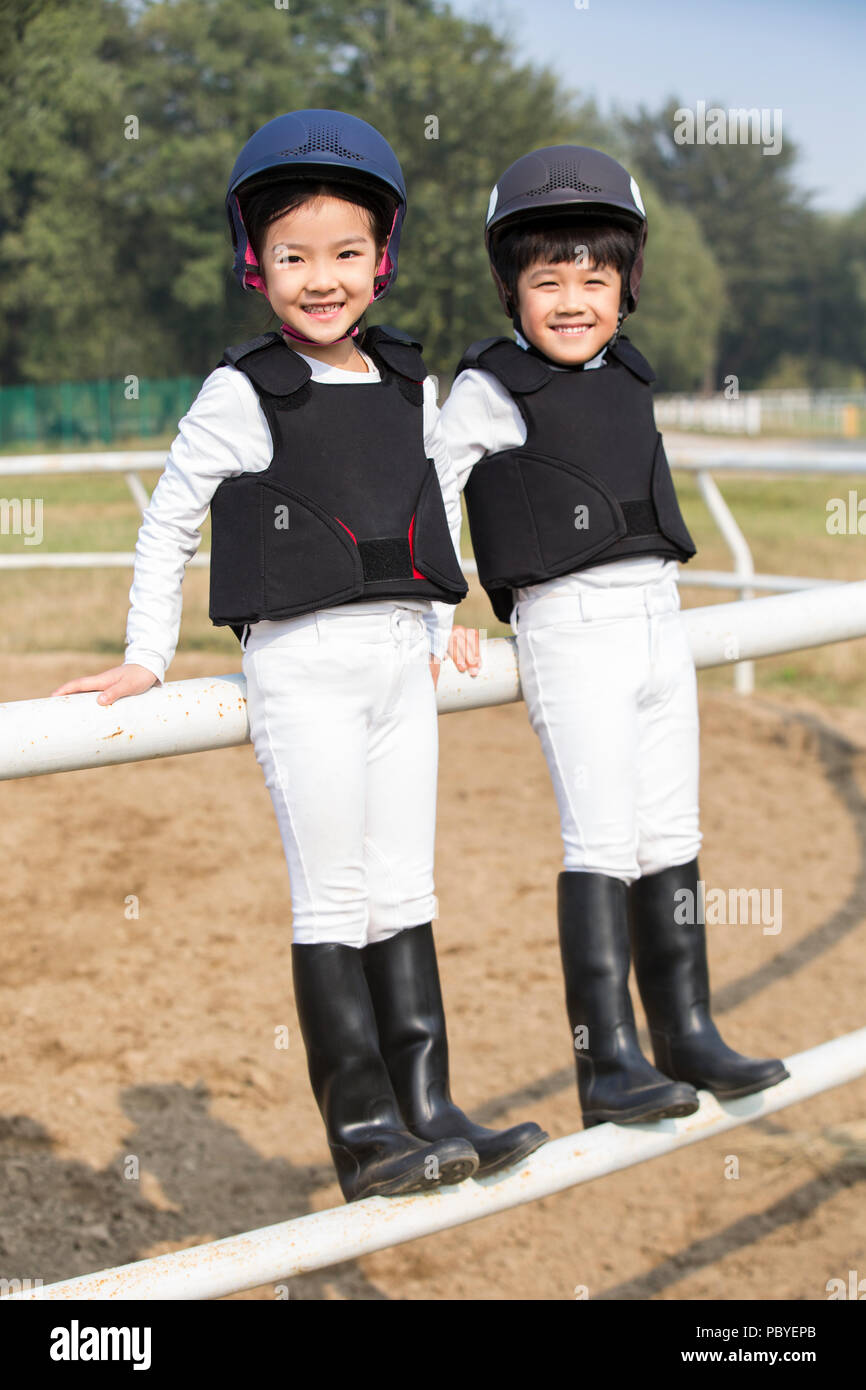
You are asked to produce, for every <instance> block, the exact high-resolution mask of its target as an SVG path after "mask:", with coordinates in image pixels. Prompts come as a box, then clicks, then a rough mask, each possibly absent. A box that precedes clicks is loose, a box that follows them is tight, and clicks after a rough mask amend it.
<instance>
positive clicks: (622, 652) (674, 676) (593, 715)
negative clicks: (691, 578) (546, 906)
mask: <svg viewBox="0 0 866 1390" xmlns="http://www.w3.org/2000/svg"><path fill="white" fill-rule="evenodd" d="M679 609H680V599H679V590H678V588H677V585H676V582H675V581H674V580H672V579H670V578H664V579H661V580H656V581H655V582H650V583H642V584H630V585H627V586H623V587H619V588H617V587H611V588H589V587H587V588H586V589H584V590H578V589H575V590H574V591H573V592H571V593H569V594H567V595H566V596H550V595H546V594H542V595H540V596H539V597H538V598H534V599H531V600H529V601H519V602H518V603H517V604H516V605H515V608H514V610H513V611H512V627H513V629H514V631H515V632H516V634H517V650H518V658H519V664H520V680H521V685H522V688H523V694H524V698H525V700H526V704H527V707H528V710H529V717H530V721H531V724H532V727H533V729H534V730H535V732H536V734H537V735H538V737H539V739H540V741H541V746H542V749H543V751H544V756H545V758H546V759H547V764H548V767H549V769H550V775H551V778H552V780H553V786H554V790H555V793H556V800H557V804H558V807H559V816H560V823H561V828H562V839H563V845H564V861H563V867H564V868H565V869H566V870H582V871H584V872H590V873H601V874H608V875H611V876H613V877H616V878H622V879H624V880H625V881H626V882H627V883H630V882H632V881H633V880H634V879H636V878H639V877H640V876H641V875H643V874H653V873H657V872H659V871H661V870H662V869H666V868H670V867H672V866H674V865H676V864H686V863H688V862H689V861H690V860H691V859H693V858H695V856H696V855H697V853H698V850H699V849H700V845H701V839H702V837H701V832H700V829H699V820H700V815H699V787H698V779H699V724H698V701H697V679H696V675H695V666H694V660H693V657H692V654H691V649H690V647H689V641H688V635H687V633H686V629H685V625H684V623H683V620H682V614H681V612H680V611H679Z"/></svg>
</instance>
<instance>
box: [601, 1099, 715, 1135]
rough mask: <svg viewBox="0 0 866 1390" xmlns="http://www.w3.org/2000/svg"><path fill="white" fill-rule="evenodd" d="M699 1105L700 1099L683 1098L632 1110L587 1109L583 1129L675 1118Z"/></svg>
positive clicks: (691, 1111)
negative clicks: (673, 1103)
mask: <svg viewBox="0 0 866 1390" xmlns="http://www.w3.org/2000/svg"><path fill="white" fill-rule="evenodd" d="M699 1107H700V1101H690V1100H684V1101H679V1102H678V1103H677V1104H675V1105H663V1106H650V1107H649V1108H646V1109H643V1110H637V1111H634V1112H631V1111H628V1110H603V1111H599V1112H596V1111H592V1110H589V1111H587V1112H586V1113H585V1114H584V1117H583V1127H584V1129H592V1128H594V1126H595V1125H605V1124H613V1125H643V1124H651V1123H652V1122H653V1121H654V1120H676V1119H681V1118H682V1117H683V1116H684V1115H694V1113H695V1111H696V1110H698V1109H699Z"/></svg>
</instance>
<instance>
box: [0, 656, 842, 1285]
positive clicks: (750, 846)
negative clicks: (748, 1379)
mask: <svg viewBox="0 0 866 1390" xmlns="http://www.w3.org/2000/svg"><path fill="white" fill-rule="evenodd" d="M2 665H3V668H4V669H3V670H2V682H3V692H4V693H3V697H2V698H3V699H4V700H12V699H26V698H34V697H37V696H40V695H47V694H48V693H49V692H50V690H51V689H52V688H53V687H54V686H55V685H56V684H59V683H60V681H61V680H64V679H69V678H70V677H71V676H73V675H75V674H78V673H80V672H81V671H84V670H88V669H94V670H95V669H99V662H98V658H97V659H96V660H95V661H86V660H85V661H83V660H82V657H81V653H80V652H76V653H70V654H64V653H51V654H35V655H30V656H25V657H19V658H17V659H16V660H15V662H14V665H13V664H12V663H11V662H9V661H8V660H4V661H3V662H2ZM214 669H215V663H214V658H213V654H212V653H206V652H204V653H198V654H196V653H193V654H189V655H186V656H180V657H178V658H177V659H176V661H175V662H174V664H173V665H172V670H171V678H172V679H174V680H180V679H183V678H185V677H190V676H194V675H205V674H211V673H212V672H213V671H214ZM219 669H221V670H222V669H228V667H227V666H226V665H225V664H223V665H221V666H219ZM701 704H702V720H703V744H702V801H703V818H704V836H705V845H704V851H703V854H702V856H701V870H702V876H703V877H704V879H705V880H706V882H707V885H708V888H711V887H721V888H724V889H726V890H727V889H728V888H730V887H744V888H749V887H763V888H769V889H773V888H781V890H782V894H783V924H782V929H781V931H779V932H778V933H777V934H769V933H765V932H764V931H763V930H762V927H761V925H759V924H742V925H736V926H716V927H714V928H711V929H710V943H711V955H712V978H713V983H714V989H715V1007H716V1013H717V1017H718V1019H719V1021H720V1023H721V1025H722V1027H723V1030H724V1032H725V1035H726V1036H727V1038H728V1040H729V1041H730V1042H731V1043H732V1044H734V1045H736V1046H739V1047H741V1048H742V1049H744V1050H749V1051H752V1052H754V1053H758V1054H764V1055H766V1054H782V1055H785V1054H789V1053H792V1052H797V1051H800V1050H802V1049H804V1048H808V1047H811V1046H813V1045H815V1044H817V1043H819V1042H822V1041H824V1040H825V1039H828V1038H831V1037H834V1036H837V1035H839V1034H841V1033H844V1032H847V1031H849V1030H852V1029H854V1028H857V1027H860V1026H862V1025H863V1023H864V1021H866V1020H864V982H866V966H864V961H863V944H864V916H866V710H864V709H862V708H846V707H844V706H840V707H835V708H829V707H823V706H821V705H818V704H817V703H814V702H810V701H808V700H806V699H804V698H802V697H798V696H796V695H794V694H790V695H788V694H786V693H785V692H782V693H781V694H780V695H779V696H773V697H772V698H769V697H767V696H766V695H760V694H759V695H756V696H755V697H753V698H752V699H749V700H743V699H740V698H737V697H736V696H734V695H733V694H732V693H729V692H727V691H723V690H716V689H712V690H708V689H707V688H706V687H702V694H701ZM440 729H441V740H442V757H441V771H440V804H439V834H438V884H437V888H438V894H439V901H440V920H439V923H438V941H439V953H440V963H441V971H442V977H443V985H444V989H445V993H446V1003H447V1010H448V1018H449V1025H450V1034H451V1048H452V1057H453V1084H454V1092H455V1098H456V1099H457V1100H458V1102H459V1103H460V1104H462V1105H463V1106H464V1107H465V1108H467V1109H471V1110H472V1111H473V1113H475V1114H476V1115H477V1116H478V1117H479V1118H481V1119H484V1120H486V1121H487V1122H496V1123H507V1122H514V1121H516V1120H518V1119H524V1118H534V1119H536V1120H538V1121H539V1122H540V1123H541V1124H542V1125H544V1126H545V1127H546V1128H547V1129H548V1130H549V1131H550V1133H551V1134H552V1135H554V1136H557V1137H558V1136H561V1135H565V1134H569V1133H572V1132H574V1131H575V1130H577V1129H579V1128H580V1112H579V1108H578V1104H577V1097H576V1092H575V1087H574V1081H573V1070H572V1064H571V1054H570V1050H569V1042H570V1039H569V1031H568V1024H567V1021H566V1018H565V1011H564V1003H563V990H562V983H561V978H560V968H559V959H558V948H557V941H556V923H555V916H554V903H555V886H556V876H557V873H558V871H559V867H560V845H559V837H558V828H557V820H556V813H555V805H554V801H553V796H552V793H551V791H550V788H549V784H548V777H547V769H546V767H545V764H544V761H543V758H542V756H541V752H540V748H539V746H538V744H537V742H536V740H535V736H534V735H533V734H532V732H531V730H530V728H529V725H528V723H527V720H526V717H525V711H524V708H523V706H522V705H515V706H508V707H503V708H499V709H488V710H481V711H477V712H473V713H467V714H459V715H448V716H445V717H443V718H442V719H441V721H440ZM2 804H3V826H4V849H5V862H4V874H3V888H4V892H3V905H4V906H3V931H2V940H0V962H2V965H0V1049H2V1069H0V1275H2V1276H4V1277H6V1278H13V1277H17V1278H24V1277H29V1278H41V1279H42V1280H43V1281H45V1282H46V1283H47V1282H50V1281H53V1280H57V1279H60V1278H64V1277H69V1276H72V1275H75V1274H79V1273H84V1272H86V1271H89V1270H93V1269H100V1268H104V1267H105V1266H108V1265H114V1264H120V1263H124V1262H126V1261H130V1260H134V1259H139V1258H142V1257H144V1256H146V1255H149V1254H154V1253H159V1252H162V1251H166V1250H173V1249H178V1248H181V1247H183V1246H186V1245H192V1244H196V1243H199V1242H201V1241H206V1240H212V1239H216V1238H218V1237H220V1236H226V1235H230V1234H232V1233H234V1232H239V1231H244V1230H249V1229H251V1228H253V1227H257V1226H263V1225H267V1224H269V1223H272V1222H277V1221H282V1220H286V1219H288V1218H290V1217H293V1216H298V1215H301V1214H303V1213H305V1212H308V1211H310V1210H318V1209H322V1208H325V1207H330V1206H334V1205H336V1204H338V1203H339V1202H340V1200H341V1198H340V1193H339V1189H338V1187H337V1184H336V1181H335V1179H334V1176H333V1170H332V1168H331V1165H330V1161H329V1158H328V1154H327V1148H326V1145H325V1140H324V1132H323V1129H322V1125H321V1121H320V1119H319V1115H318V1112H317V1110H316V1108H315V1103H314V1101H313V1098H312V1095H311V1092H310V1088H309V1083H308V1080H307V1074H306V1065H305V1059H304V1052H303V1047H302V1044H301V1041H300V1037H299V1034H298V1029H297V1025H296V1021H295V1014H294V1006H293V1001H292V993H291V969H290V952H289V943H290V908H289V892H288V880H287V876H286V869H285V863H284V860H283V857H282V849H281V846H280V843H279V838H278V835H277V831H276V825H275V822H274V819H273V812H272V809H271V803H270V800H269V798H268V795H267V792H266V789H265V786H264V782H263V779H262V776H261V773H260V770H259V768H258V766H257V764H256V762H255V758H254V755H253V752H252V748H251V747H250V746H249V745H247V746H246V747H243V748H237V749H231V750H228V751H223V752H214V753H205V754H197V755H194V756H187V757H182V758H175V759H165V760H157V761H153V762H146V763H139V764H131V765H128V766H125V767H112V768H106V769H100V770H96V771H87V772H74V773H67V774H63V775H59V776H51V777H42V778H34V779H31V780H25V781H19V782H7V783H5V784H4V785H3V788H2ZM129 895H135V896H136V897H137V899H138V904H139V907H138V913H139V915H138V917H137V918H134V917H130V916H128V915H127V913H128V912H129V909H128V908H127V907H126V903H127V900H128V898H129ZM282 1025H285V1026H286V1027H287V1028H288V1033H289V1039H290V1045H289V1047H288V1049H287V1050H278V1049H277V1048H275V1046H274V1036H275V1029H276V1028H279V1027H280V1026H282ZM864 1115H866V1080H861V1081H859V1082H855V1083H853V1084H850V1085H847V1086H845V1087H843V1088H841V1089H838V1090H836V1091H831V1092H827V1093H825V1094H823V1095H821V1096H818V1097H817V1098H815V1099H813V1100H811V1101H808V1102H805V1103H803V1104H800V1105H797V1106H795V1107H792V1108H790V1109H787V1110H785V1111H783V1112H781V1113H780V1114H778V1115H776V1116H774V1117H771V1118H768V1119H767V1120H764V1121H760V1122H757V1123H755V1124H752V1125H750V1126H747V1127H745V1128H741V1129H737V1130H735V1131H733V1132H731V1133H729V1134H727V1135H723V1136H721V1137H720V1138H718V1139H714V1140H709V1141H706V1142H704V1143H702V1144H698V1145H696V1146H694V1147H691V1148H688V1149H685V1150H683V1151H681V1152H679V1153H677V1154H674V1155H671V1156H668V1157H666V1158H663V1159H658V1160H655V1161H654V1162H652V1163H648V1164H644V1165H642V1166H640V1167H638V1168H636V1169H632V1170H630V1171H625V1172H622V1173H619V1174H616V1175H613V1176H611V1177H607V1178H605V1179H602V1180H600V1181H597V1182H596V1183H594V1184H592V1185H590V1186H586V1187H580V1188H576V1189H572V1190H570V1191H568V1192H565V1193H562V1194H560V1195H558V1196H556V1197H551V1198H548V1199H546V1200H544V1201H542V1202H538V1203H535V1204H532V1205H530V1206H526V1207H522V1208H518V1209H516V1210H513V1211H511V1212H508V1213H505V1214H502V1215H500V1216H496V1217H492V1218H490V1219H488V1220H486V1221H482V1222H479V1223H476V1224H474V1225H471V1226H466V1227H462V1228H460V1229H458V1230H455V1231H451V1232H445V1233H443V1234H440V1235H437V1236H432V1237H428V1238H425V1239H423V1240H418V1241H415V1242H413V1243H411V1244H409V1245H405V1246H402V1247H399V1248H395V1249H391V1250H387V1251H383V1252H381V1253H379V1254H377V1255H374V1256H371V1257H368V1258H365V1259H362V1260H359V1261H357V1262H353V1263H349V1264H345V1265H342V1266H340V1267H338V1268H334V1269H330V1270H326V1271H323V1272H322V1273H319V1274H314V1275H309V1276H305V1277H301V1278H297V1279H295V1280H293V1281H292V1282H291V1285H290V1296H291V1297H292V1298H296V1299H307V1300H314V1299H357V1300H368V1299H369V1300H372V1299H394V1300H400V1299H407V1300H439V1299H449V1298H452V1299H453V1298H458V1299H484V1300H510V1299H521V1300H522V1299H550V1300H566V1299H573V1298H574V1297H575V1289H576V1288H577V1287H578V1286H585V1288H586V1289H587V1290H588V1293H589V1296H590V1298H592V1299H638V1300H647V1299H720V1300H725V1299H781V1300H791V1299H806V1300H813V1299H818V1300H820V1299H825V1298H826V1296H827V1294H826V1285H827V1281H828V1280H829V1279H832V1278H842V1279H844V1280H846V1281H847V1279H848V1271H849V1270H856V1271H859V1277H860V1278H862V1277H864V1276H866V1222H864V1216H863V1211H864V1195H866V1194H864V1185H866V1119H864ZM732 1155H734V1156H736V1158H737V1160H738V1166H739V1177H738V1178H736V1179H734V1178H731V1177H729V1176H726V1172H727V1173H730V1171H731V1169H732V1166H733V1165H732V1164H731V1162H730V1157H731V1156H732ZM130 1156H135V1158H137V1160H138V1165H139V1176H138V1178H135V1177H129V1176H127V1175H126V1174H127V1172H128V1171H129V1169H130V1167H131V1165H130V1163H129V1159H130ZM238 1297H240V1298H248V1299H269V1298H273V1297H275V1291H274V1289H273V1287H270V1286H268V1287H266V1288H261V1289H257V1290H251V1291H249V1292H248V1293H245V1294H241V1295H238Z"/></svg>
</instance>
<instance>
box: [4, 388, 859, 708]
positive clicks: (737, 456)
mask: <svg viewBox="0 0 866 1390" xmlns="http://www.w3.org/2000/svg"><path fill="white" fill-rule="evenodd" d="M725 404H734V402H726V403H725ZM668 457H669V459H670V462H671V466H672V467H673V468H679V469H683V470H685V471H688V472H694V473H697V482H698V488H699V490H700V493H701V496H702V498H703V500H704V502H705V503H706V506H707V509H708V511H709V512H710V515H711V516H712V518H713V520H714V521H715V523H716V525H717V527H718V528H719V532H720V534H721V536H722V538H723V540H724V541H725V544H726V545H727V547H728V550H729V551H730V553H731V556H732V559H733V569H732V570H731V571H725V570H699V569H688V568H683V569H681V570H680V572H679V576H678V579H679V583H680V584H681V585H682V586H684V587H686V588H710V589H733V590H735V591H736V592H737V593H739V595H740V598H741V599H750V598H752V597H753V594H754V591H755V590H756V589H767V590H770V591H771V592H773V591H775V592H779V593H786V592H791V591H796V590H798V589H812V588H817V587H819V586H821V585H831V584H832V585H835V584H838V583H840V582H843V581H838V580H826V579H816V578H807V577H805V576H798V575H784V574H779V575H773V574H759V573H756V572H755V567H754V560H753V558H752V553H751V550H750V548H749V544H748V541H747V540H746V538H745V536H744V535H743V533H742V531H741V529H740V527H739V526H738V524H737V522H736V519H735V518H734V515H733V513H732V512H731V510H730V508H729V507H728V505H727V503H726V502H725V499H724V497H723V496H722V494H721V492H720V490H719V488H718V485H717V484H716V482H715V481H714V479H713V477H712V474H711V470H712V472H719V473H741V474H764V473H768V474H770V475H771V476H772V475H774V474H775V475H777V476H778V475H779V474H789V473H793V474H796V473H818V474H820V473H825V474H837V475H839V476H851V477H854V476H859V475H866V450H859V451H856V450H852V449H849V448H839V449H838V450H834V449H831V448H828V446H826V445H817V446H816V445H796V444H792V445H791V446H790V447H787V446H786V447H785V449H783V450H780V449H779V448H778V447H775V448H761V447H755V446H753V445H750V444H745V443H728V442H725V443H724V444H719V443H718V441H715V440H695V441H691V440H690V441H689V442H688V444H680V443H678V444H676V445H674V446H672V447H669V448H668ZM164 462H165V454H164V453H160V452H157V451H149V452H138V453H90V454H33V455H31V454H17V455H10V456H8V457H5V458H4V457H0V477H26V476H30V477H40V476H42V477H44V476H47V475H49V474H52V473H61V474H62V473H102V472H105V473H123V474H124V476H125V478H126V482H127V485H128V487H129V489H130V492H131V493H132V496H133V498H134V499H135V502H136V505H137V506H138V508H139V510H140V511H141V512H144V510H145V509H146V507H147V504H148V501H149V498H148V495H147V491H146V489H145V487H144V484H143V483H142V481H141V479H140V478H139V476H138V473H137V471H136V470H138V469H145V468H161V467H162V465H163V464H164ZM134 562H135V556H134V554H133V552H132V551H106V552H99V551H81V552H78V551H74V552H67V553H54V554H52V553H50V552H43V551H41V550H40V551H36V552H33V551H31V552H27V551H16V552H14V553H12V554H6V555H0V570H3V569H7V570H14V569H125V568H130V569H131V568H132V566H133V564H134ZM189 564H190V565H191V566H194V567H195V568H197V569H199V568H201V569H203V568H205V567H207V566H208V565H209V564H210V556H209V554H208V553H207V552H201V551H199V552H198V553H197V554H196V555H194V556H193V558H192V559H191V560H190V561H189ZM462 565H463V569H464V570H465V572H466V573H467V574H475V573H477V567H476V564H475V561H474V560H470V559H466V560H463V561H462ZM754 681H755V677H754V667H753V665H752V664H751V662H749V661H745V660H744V661H740V662H736V663H734V687H735V689H736V690H737V691H738V692H739V693H740V694H744V695H748V694H751V692H752V691H753V689H754Z"/></svg>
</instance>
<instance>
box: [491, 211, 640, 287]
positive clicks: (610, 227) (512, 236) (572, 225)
mask: <svg viewBox="0 0 866 1390" xmlns="http://www.w3.org/2000/svg"><path fill="white" fill-rule="evenodd" d="M638 236H639V233H638V231H637V230H636V229H633V228H631V227H624V226H622V225H621V224H619V223H617V222H607V221H605V222H601V221H599V222H590V221H583V220H582V219H574V220H572V221H569V222H564V221H563V220H562V219H559V221H556V222H545V223H537V224H535V225H534V226H528V227H527V226H526V225H525V224H524V225H523V226H521V225H519V224H518V225H516V226H511V227H508V226H506V227H504V228H503V230H502V231H501V232H500V233H499V235H498V236H496V237H494V239H493V242H492V247H491V259H492V260H493V263H494V266H495V267H496V271H497V273H498V275H499V278H500V279H501V280H502V283H503V284H504V285H505V288H506V290H507V291H508V295H509V297H510V299H511V300H512V302H513V303H514V304H516V303H517V281H518V277H519V276H520V275H521V274H522V272H523V271H524V270H528V269H529V267H530V266H532V265H535V264H536V263H537V262H539V261H540V262H542V264H548V263H549V264H551V265H557V264H559V263H560V262H562V261H572V262H574V261H576V259H577V257H578V254H579V253H580V254H582V255H583V258H584V263H586V264H588V265H596V266H610V267H611V268H612V269H614V270H618V271H619V274H620V278H621V280H622V293H623V299H625V297H626V294H627V292H628V280H629V272H630V271H631V267H632V262H633V261H634V256H635V251H636V249H637V242H638ZM581 248H586V249H585V251H582V252H581Z"/></svg>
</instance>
